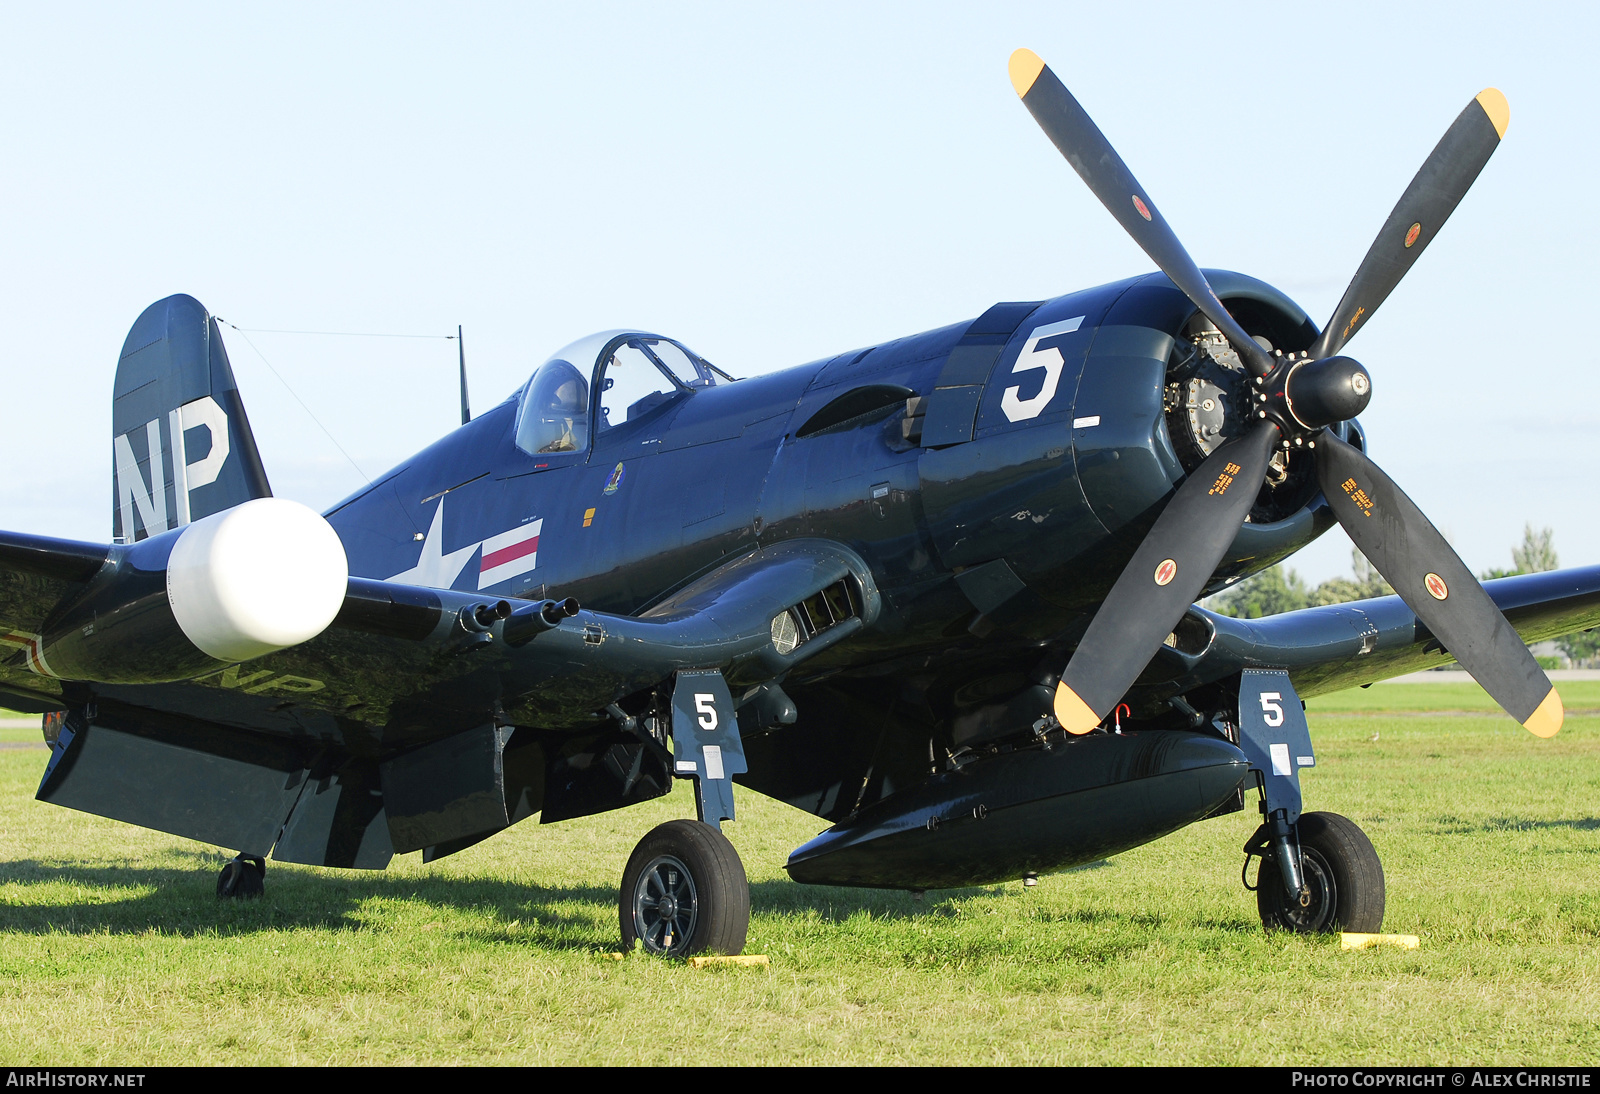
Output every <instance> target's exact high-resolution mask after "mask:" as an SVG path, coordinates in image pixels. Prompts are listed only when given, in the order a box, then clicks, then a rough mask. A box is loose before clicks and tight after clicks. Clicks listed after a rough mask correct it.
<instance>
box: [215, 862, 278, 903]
mask: <svg viewBox="0 0 1600 1094" xmlns="http://www.w3.org/2000/svg"><path fill="white" fill-rule="evenodd" d="M266 879H267V862H266V860H265V859H262V858H258V857H256V856H255V855H238V856H236V857H234V858H231V859H229V860H228V864H227V865H226V866H224V867H223V868H222V873H220V874H218V875H217V898H218V899H219V900H228V899H232V900H243V899H250V898H254V897H258V896H260V895H261V894H262V893H264V892H266V891H267V884H266Z"/></svg>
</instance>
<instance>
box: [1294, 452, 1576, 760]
mask: <svg viewBox="0 0 1600 1094" xmlns="http://www.w3.org/2000/svg"><path fill="white" fill-rule="evenodd" d="M1317 478H1318V480H1319V481H1320V482H1321V484H1322V492H1323V494H1325V495H1326V496H1327V498H1328V502H1329V504H1330V505H1332V506H1333V512H1334V515H1335V516H1337V517H1338V518H1339V523H1340V524H1342V525H1343V526H1344V530H1345V531H1346V532H1348V533H1349V534H1350V538H1351V539H1352V540H1354V541H1355V545H1356V546H1357V547H1359V548H1360V549H1361V553H1362V554H1364V555H1366V556H1367V558H1368V559H1369V560H1370V561H1371V562H1372V564H1373V565H1374V566H1376V567H1377V568H1378V572H1379V573H1380V574H1382V575H1383V576H1384V577H1385V578H1387V579H1388V582H1389V584H1390V585H1393V586H1394V590H1395V592H1397V593H1399V594H1400V599H1402V600H1404V601H1405V602H1406V606H1407V607H1409V608H1410V609H1411V610H1412V611H1413V612H1415V613H1416V614H1417V618H1418V619H1420V620H1422V622H1423V623H1424V624H1425V625H1426V626H1427V628H1428V629H1429V630H1430V631H1432V632H1433V636H1434V637H1435V638H1437V639H1438V640H1439V641H1440V642H1441V643H1442V644H1443V645H1444V648H1445V649H1446V650H1448V651H1449V652H1450V655H1451V656H1452V657H1454V658H1455V659H1456V660H1457V661H1458V662H1460V664H1461V667H1462V668H1464V669H1466V670H1467V671H1468V672H1470V673H1472V678H1473V679H1474V680H1476V681H1478V683H1479V684H1481V685H1483V690H1484V691H1487V692H1488V693H1489V694H1490V695H1491V696H1493V697H1494V700H1495V702H1497V703H1499V704H1500V705H1501V706H1502V707H1504V708H1505V709H1506V713H1508V714H1510V715H1511V716H1512V717H1513V718H1515V719H1516V720H1517V721H1519V722H1521V723H1522V724H1523V726H1524V727H1526V728H1527V730H1528V731H1529V732H1530V733H1532V734H1533V735H1534V736H1536V737H1553V736H1555V734H1556V731H1557V730H1559V729H1560V728H1561V721H1562V718H1563V717H1564V711H1563V709H1562V706H1561V696H1559V695H1557V694H1556V689H1555V688H1554V687H1552V686H1551V684H1550V678H1549V677H1547V676H1546V675H1545V674H1544V670H1543V669H1541V668H1540V667H1539V663H1538V662H1537V661H1535V660H1534V659H1533V654H1531V653H1529V652H1528V647H1527V646H1526V645H1525V644H1524V643H1523V641H1522V639H1521V637H1520V636H1518V634H1517V632H1516V631H1515V630H1514V629H1513V628H1512V626H1511V624H1510V623H1508V622H1506V617H1505V616H1503V615H1501V614H1500V609H1499V608H1497V607H1496V606H1495V603H1494V601H1492V600H1490V599H1489V594H1488V593H1486V592H1485V591H1484V589H1483V586H1482V585H1480V584H1478V579H1477V578H1475V577H1473V576H1472V571H1470V570H1468V569H1467V567H1466V565H1465V564H1464V563H1463V562H1462V561H1461V559H1460V558H1459V557H1457V555H1456V553H1455V552H1454V551H1453V550H1451V549H1450V545H1449V544H1448V543H1446V542H1445V540H1444V537H1443V536H1441V535H1440V534H1439V532H1438V530H1437V529H1436V528H1434V526H1433V525H1432V524H1430V523H1429V522H1428V518H1427V517H1425V516H1423V515H1422V511H1421V510H1420V509H1418V508H1417V507H1416V505H1415V504H1414V503H1413V502H1412V501H1411V499H1410V498H1408V497H1406V495H1405V493H1404V492H1403V491H1402V490H1401V489H1400V488H1399V487H1398V486H1396V485H1395V484H1394V480H1393V479H1391V478H1389V476H1388V475H1385V474H1384V473H1383V471H1382V470H1381V469H1379V467H1378V465H1377V464H1375V463H1373V462H1372V461H1371V460H1369V459H1367V457H1366V455H1365V454H1364V453H1363V452H1362V451H1361V450H1360V449H1358V448H1355V447H1352V446H1351V445H1348V444H1346V443H1345V442H1343V441H1341V440H1339V438H1337V437H1335V436H1332V435H1331V434H1327V433H1324V434H1323V435H1322V436H1321V437H1319V438H1318V444H1317Z"/></svg>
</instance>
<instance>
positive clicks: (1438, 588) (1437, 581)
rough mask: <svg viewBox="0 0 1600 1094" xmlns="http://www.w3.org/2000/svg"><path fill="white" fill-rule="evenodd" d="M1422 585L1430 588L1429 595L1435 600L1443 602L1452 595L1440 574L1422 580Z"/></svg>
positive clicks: (1430, 575)
mask: <svg viewBox="0 0 1600 1094" xmlns="http://www.w3.org/2000/svg"><path fill="white" fill-rule="evenodd" d="M1422 583H1423V584H1424V585H1426V586H1427V587H1428V595H1429V596H1431V597H1433V598H1434V599H1435V600H1443V599H1444V598H1445V597H1447V596H1449V595H1450V587H1449V586H1448V585H1446V584H1445V583H1444V578H1442V577H1440V576H1439V575H1438V574H1429V575H1428V576H1427V577H1425V578H1423V579H1422Z"/></svg>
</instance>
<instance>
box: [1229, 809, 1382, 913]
mask: <svg viewBox="0 0 1600 1094" xmlns="http://www.w3.org/2000/svg"><path fill="white" fill-rule="evenodd" d="M1297 827H1298V829H1299V834H1300V862H1301V865H1302V867H1303V868H1304V871H1305V880H1306V884H1307V886H1309V887H1310V889H1311V902H1310V904H1309V905H1307V906H1306V907H1301V906H1300V902H1299V900H1297V899H1291V898H1290V897H1289V894H1288V892H1287V891H1285V889H1284V885H1283V873H1282V871H1281V870H1280V869H1279V868H1278V860H1277V856H1276V855H1275V854H1273V853H1272V852H1271V851H1269V852H1268V853H1267V854H1266V855H1265V856H1264V857H1263V858H1262V860H1261V873H1260V875H1259V876H1258V878H1257V882H1256V908H1257V910H1259V911H1260V913H1261V925H1262V926H1263V927H1265V928H1266V929H1267V930H1269V931H1294V932H1296V933H1297V934H1333V933H1335V932H1338V931H1357V932H1362V933H1371V934H1376V933H1377V932H1378V931H1380V930H1382V929H1383V863H1381V862H1379V861H1378V852H1376V851H1374V850H1373V849H1372V841H1371V840H1369V839H1367V834H1366V833H1365V832H1363V831H1362V830H1361V829H1360V828H1357V827H1356V825H1355V822H1354V821H1351V820H1349V819H1348V818H1345V817H1341V816H1339V814H1337V813H1304V814H1302V815H1301V817H1300V823H1299V824H1298V825H1297Z"/></svg>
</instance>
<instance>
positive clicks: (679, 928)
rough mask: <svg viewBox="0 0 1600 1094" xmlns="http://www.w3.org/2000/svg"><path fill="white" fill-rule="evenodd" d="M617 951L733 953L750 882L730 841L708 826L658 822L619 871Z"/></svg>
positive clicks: (745, 922) (746, 915)
mask: <svg viewBox="0 0 1600 1094" xmlns="http://www.w3.org/2000/svg"><path fill="white" fill-rule="evenodd" d="M619 904H620V909H619V910H620V912H621V918H622V947H623V949H625V950H628V949H632V948H633V942H634V939H638V940H639V941H640V942H641V943H643V945H644V948H645V950H646V951H647V952H649V953H654V954H661V955H662V956H664V957H687V956H688V955H690V954H696V953H721V954H736V953H739V952H740V951H741V950H743V949H744V939H745V934H746V933H747V932H748V931H749V929H750V883H749V882H748V881H747V880H746V879H745V875H744V863H742V862H740V861H739V852H737V851H735V850H734V849H733V844H731V843H729V842H728V838H727V837H726V836H724V835H723V834H722V833H721V832H719V831H717V830H716V829H715V828H713V827H711V826H710V825H709V824H702V823H701V822H700V821H691V820H675V821H668V822H667V823H666V824H663V825H659V826H657V827H656V828H654V829H653V830H651V832H650V834H649V835H647V836H645V838H644V839H642V840H640V841H639V846H637V847H635V848H634V849H633V855H632V856H631V857H630V858H629V859H628V868H627V869H626V870H624V871H623V874H622V893H621V900H620V901H619Z"/></svg>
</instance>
